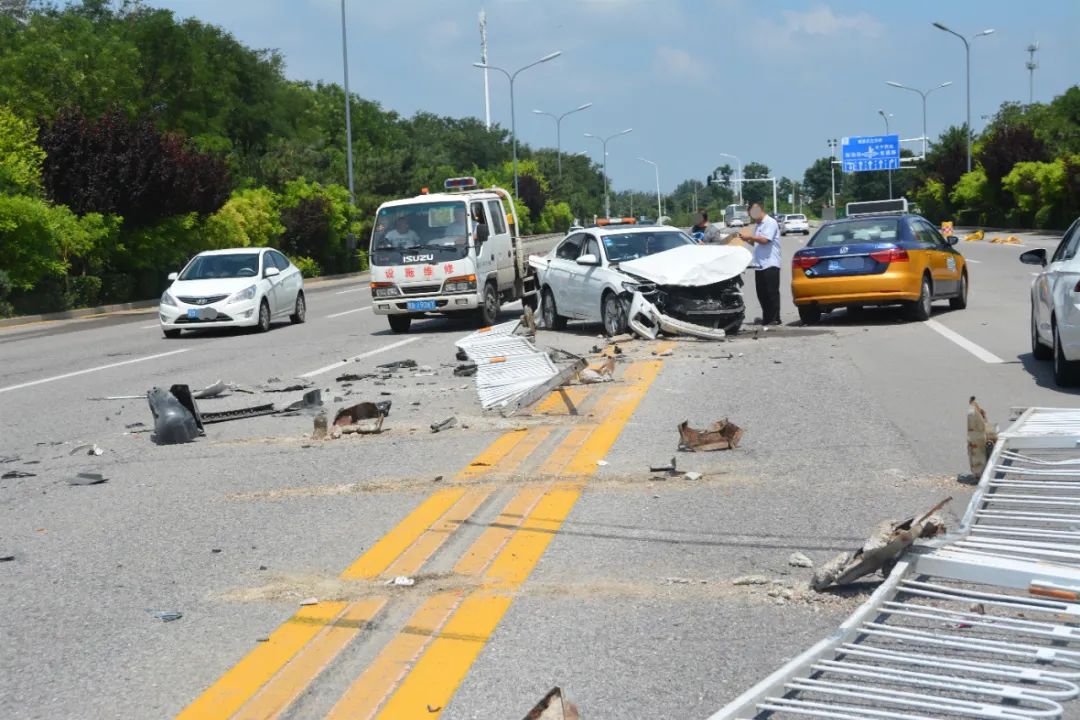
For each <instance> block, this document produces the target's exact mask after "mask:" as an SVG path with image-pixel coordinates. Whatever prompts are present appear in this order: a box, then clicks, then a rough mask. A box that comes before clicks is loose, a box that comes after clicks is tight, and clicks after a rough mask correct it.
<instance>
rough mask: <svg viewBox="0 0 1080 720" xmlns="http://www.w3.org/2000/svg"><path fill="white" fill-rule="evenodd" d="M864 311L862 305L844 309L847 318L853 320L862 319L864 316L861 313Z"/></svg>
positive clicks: (849, 306)
mask: <svg viewBox="0 0 1080 720" xmlns="http://www.w3.org/2000/svg"><path fill="white" fill-rule="evenodd" d="M865 309H866V308H864V307H863V306H862V305H848V306H847V308H846V310H847V314H848V317H853V318H855V317H862V316H863V315H864V314H865V313H864V312H863V311H864V310H865Z"/></svg>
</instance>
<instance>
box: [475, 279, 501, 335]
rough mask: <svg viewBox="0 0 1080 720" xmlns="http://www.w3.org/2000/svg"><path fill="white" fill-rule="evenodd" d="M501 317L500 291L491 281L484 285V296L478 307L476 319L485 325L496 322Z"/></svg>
mask: <svg viewBox="0 0 1080 720" xmlns="http://www.w3.org/2000/svg"><path fill="white" fill-rule="evenodd" d="M498 317H499V292H498V290H496V289H495V286H494V285H492V284H491V283H487V284H486V285H484V298H483V300H482V302H481V303H480V307H478V308H476V320H477V322H479V323H480V324H481V325H482V326H484V327H489V326H491V325H494V324H495V321H496V320H497V319H498Z"/></svg>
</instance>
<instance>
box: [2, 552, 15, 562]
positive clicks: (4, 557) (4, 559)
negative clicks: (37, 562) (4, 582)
mask: <svg viewBox="0 0 1080 720" xmlns="http://www.w3.org/2000/svg"><path fill="white" fill-rule="evenodd" d="M14 559H15V556H14V555H12V554H11V553H4V552H0V562H11V561H12V560H14Z"/></svg>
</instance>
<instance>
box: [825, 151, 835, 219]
mask: <svg viewBox="0 0 1080 720" xmlns="http://www.w3.org/2000/svg"><path fill="white" fill-rule="evenodd" d="M825 144H826V145H828V146H829V150H830V151H831V153H832V159H831V160H830V161H829V180H830V181H831V182H832V206H833V207H836V163H835V162H834V161H835V160H836V145H837V141H836V139H835V138H830V139H829V140H826V141H825Z"/></svg>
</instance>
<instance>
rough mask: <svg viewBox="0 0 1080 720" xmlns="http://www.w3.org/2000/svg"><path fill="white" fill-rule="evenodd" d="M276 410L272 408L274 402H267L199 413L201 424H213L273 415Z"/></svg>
mask: <svg viewBox="0 0 1080 720" xmlns="http://www.w3.org/2000/svg"><path fill="white" fill-rule="evenodd" d="M276 412H277V410H276V409H275V408H274V404H273V403H267V404H265V405H254V406H252V407H246V408H237V409H235V410H221V411H219V412H208V413H201V415H202V421H203V425H213V424H214V423H223V422H229V421H230V420H246V419H248V418H253V417H262V416H264V415H273V414H274V413H276Z"/></svg>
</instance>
